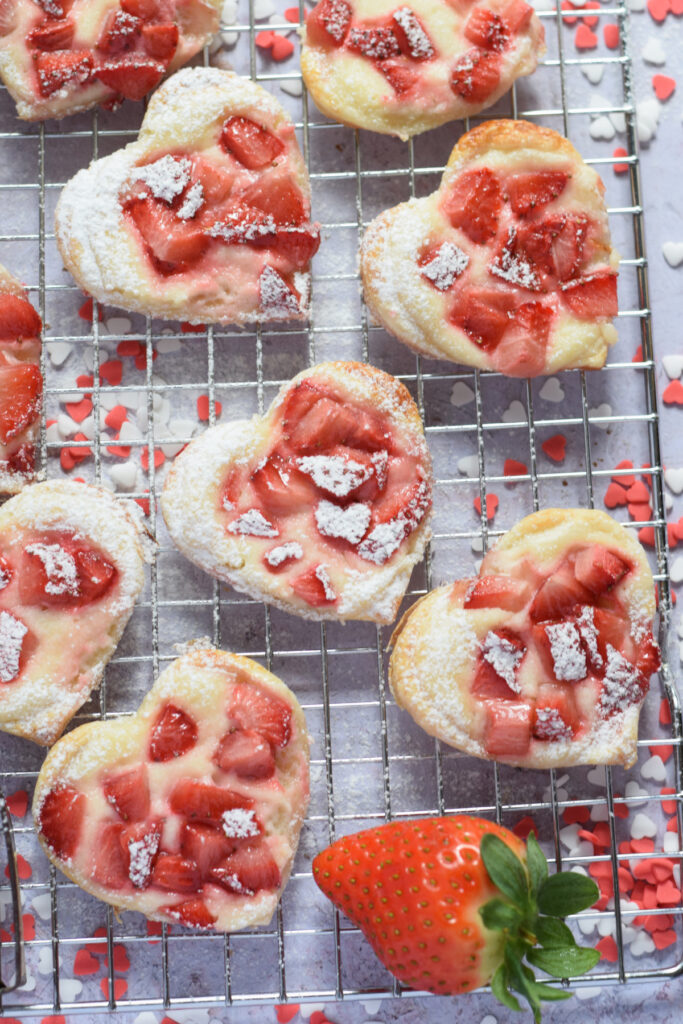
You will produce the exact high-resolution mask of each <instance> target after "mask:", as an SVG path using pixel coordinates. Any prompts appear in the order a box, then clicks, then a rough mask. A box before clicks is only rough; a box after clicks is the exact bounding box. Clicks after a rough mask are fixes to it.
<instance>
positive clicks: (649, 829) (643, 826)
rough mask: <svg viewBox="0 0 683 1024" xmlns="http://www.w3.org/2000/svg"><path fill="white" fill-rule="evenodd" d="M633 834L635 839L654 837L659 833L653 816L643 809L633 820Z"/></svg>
mask: <svg viewBox="0 0 683 1024" xmlns="http://www.w3.org/2000/svg"><path fill="white" fill-rule="evenodd" d="M631 835H632V836H633V838H634V839H646V838H647V839H653V838H654V837H655V836H656V835H657V826H656V825H655V823H654V821H653V820H652V818H649V817H648V816H647V814H643V813H642V811H641V812H639V813H638V814H636V816H635V818H634V819H633V821H632V822H631Z"/></svg>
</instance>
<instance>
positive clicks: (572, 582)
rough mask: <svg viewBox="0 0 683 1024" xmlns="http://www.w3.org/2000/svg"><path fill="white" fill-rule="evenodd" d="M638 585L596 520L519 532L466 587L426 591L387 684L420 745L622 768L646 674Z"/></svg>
mask: <svg viewBox="0 0 683 1024" xmlns="http://www.w3.org/2000/svg"><path fill="white" fill-rule="evenodd" d="M654 611H655V596H654V585H653V581H652V573H651V572H650V568H649V565H648V562H647V558H646V556H645V552H644V551H643V549H642V548H641V546H640V544H639V543H638V541H637V540H636V539H635V538H634V536H633V534H632V533H631V532H630V531H628V530H626V529H624V527H622V526H621V525H620V524H619V523H617V522H616V521H615V520H613V519H611V518H610V516H608V515H607V514H606V513H605V512H597V511H589V510H586V509H548V510H546V511H544V512H536V513H534V514H533V515H530V516H527V517H526V518H525V519H522V520H521V521H520V522H519V523H518V524H517V525H516V526H515V527H513V529H512V530H510V531H509V532H508V533H506V534H505V536H504V537H502V538H501V539H500V540H499V541H498V543H497V544H496V545H495V547H494V548H492V550H491V551H490V552H489V553H488V554H487V555H486V556H485V558H484V560H483V562H482V566H481V570H480V573H479V576H478V577H475V578H474V579H471V580H457V581H456V582H455V583H453V584H452V585H450V586H443V587H439V588H438V589H437V590H433V591H432V592H431V593H429V594H428V595H427V596H426V597H424V598H422V599H421V600H420V601H418V602H417V604H415V605H413V607H412V608H411V609H409V611H408V612H407V613H406V615H405V616H404V618H403V619H402V621H401V622H400V624H399V626H398V628H397V629H396V631H395V634H394V638H393V644H394V649H393V652H392V655H391V660H390V665H389V682H390V685H391V689H392V691H393V694H394V696H395V698H396V701H397V703H398V704H399V705H400V706H401V707H403V708H405V709H406V710H407V711H408V712H409V713H410V714H411V715H412V717H413V718H414V719H415V720H416V721H417V722H418V724H419V725H421V726H422V728H423V729H425V730H426V731H427V732H428V733H430V735H433V736H438V737H439V739H442V740H444V742H446V743H448V744H449V745H450V746H453V747H457V748H458V749H459V750H463V751H465V753H468V754H474V755H475V756H476V757H481V758H491V759H495V760H498V761H505V762H506V763H508V764H513V765H521V766H523V767H527V768H557V767H565V766H568V765H575V764H623V765H625V766H626V767H630V766H631V765H632V764H633V763H634V762H635V760H636V755H637V750H636V741H637V735H638V716H639V714H640V708H641V705H642V703H643V700H644V699H645V696H646V694H647V691H648V687H649V683H650V675H651V674H652V673H653V672H655V671H656V670H657V669H658V667H659V651H658V648H657V645H656V643H655V641H654V638H653V636H652V617H653V615H654Z"/></svg>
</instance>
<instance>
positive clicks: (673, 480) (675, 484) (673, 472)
mask: <svg viewBox="0 0 683 1024" xmlns="http://www.w3.org/2000/svg"><path fill="white" fill-rule="evenodd" d="M664 482H665V484H666V486H667V487H668V488H669V490H671V491H673V492H674V494H680V493H681V492H682V491H683V467H680V468H679V469H675V468H674V467H673V466H671V467H670V468H669V469H665V470H664Z"/></svg>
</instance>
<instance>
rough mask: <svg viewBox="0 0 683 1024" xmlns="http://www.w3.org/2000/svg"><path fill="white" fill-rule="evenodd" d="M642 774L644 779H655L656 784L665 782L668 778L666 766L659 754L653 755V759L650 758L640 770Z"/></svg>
mask: <svg viewBox="0 0 683 1024" xmlns="http://www.w3.org/2000/svg"><path fill="white" fill-rule="evenodd" d="M640 774H641V775H642V776H643V778H644V779H653V780H654V781H655V782H664V779H665V778H666V765H665V764H664V762H663V761H662V759H661V757H660V756H659V754H653V756H652V757H648V759H647V761H646V762H645V763H644V764H643V766H642V768H641V769H640Z"/></svg>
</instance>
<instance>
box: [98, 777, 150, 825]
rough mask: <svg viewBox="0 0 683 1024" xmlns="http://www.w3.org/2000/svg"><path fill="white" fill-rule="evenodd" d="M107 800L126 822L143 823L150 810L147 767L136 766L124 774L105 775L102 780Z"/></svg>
mask: <svg viewBox="0 0 683 1024" xmlns="http://www.w3.org/2000/svg"><path fill="white" fill-rule="evenodd" d="M102 790H103V792H104V796H105V799H106V800H107V801H108V802H109V803H110V804H111V805H112V807H113V808H114V810H115V811H116V813H117V814H118V815H119V817H120V818H123V820H124V821H143V820H144V819H145V818H146V817H147V815H148V814H149V810H150V802H149V780H148V778H147V766H146V765H144V764H138V765H135V766H134V767H133V768H127V769H125V770H124V771H122V772H113V773H109V774H107V775H105V777H104V779H103V780H102Z"/></svg>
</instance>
